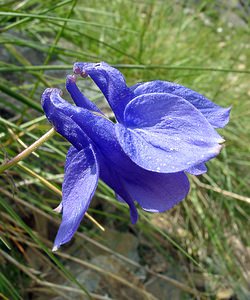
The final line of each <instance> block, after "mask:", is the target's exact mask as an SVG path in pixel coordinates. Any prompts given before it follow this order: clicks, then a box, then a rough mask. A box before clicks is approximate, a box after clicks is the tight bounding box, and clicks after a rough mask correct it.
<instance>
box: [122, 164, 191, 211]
mask: <svg viewBox="0 0 250 300" xmlns="http://www.w3.org/2000/svg"><path fill="white" fill-rule="evenodd" d="M136 173H137V172H136ZM132 174H133V175H134V174H135V173H132ZM124 186H125V188H126V190H127V192H128V193H129V194H130V195H131V197H132V199H133V200H136V201H137V202H138V203H139V204H140V206H141V207H142V208H143V209H144V210H146V211H150V212H163V211H166V210H168V209H170V208H172V207H173V206H174V205H176V204H177V203H179V202H180V201H181V200H183V199H184V198H185V197H186V195H187V194H188V192H189V181H188V178H187V176H186V175H185V173H184V172H180V173H172V174H162V173H156V172H150V171H147V170H144V169H140V172H139V174H138V173H137V175H136V176H131V178H129V179H124Z"/></svg>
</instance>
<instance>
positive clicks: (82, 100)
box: [66, 75, 102, 113]
mask: <svg viewBox="0 0 250 300" xmlns="http://www.w3.org/2000/svg"><path fill="white" fill-rule="evenodd" d="M66 89H67V91H68V92H69V94H70V96H71V98H72V99H73V101H74V102H75V104H76V105H77V106H79V107H83V108H86V109H89V110H92V111H96V112H99V113H102V112H101V111H100V109H99V108H98V107H97V106H96V105H95V104H94V103H93V102H91V101H90V100H89V99H88V98H87V97H85V96H84V95H83V94H82V93H81V91H80V90H79V88H78V86H77V85H76V76H75V75H68V76H67V79H66Z"/></svg>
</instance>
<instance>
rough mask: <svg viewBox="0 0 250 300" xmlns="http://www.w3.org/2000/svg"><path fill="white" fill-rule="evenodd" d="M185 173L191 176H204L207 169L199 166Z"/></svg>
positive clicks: (202, 165)
mask: <svg viewBox="0 0 250 300" xmlns="http://www.w3.org/2000/svg"><path fill="white" fill-rule="evenodd" d="M185 171H186V172H188V173H190V174H192V175H201V174H204V173H206V172H207V167H206V165H205V164H199V165H196V166H194V167H191V168H189V169H187V170H185Z"/></svg>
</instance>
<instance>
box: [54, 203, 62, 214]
mask: <svg viewBox="0 0 250 300" xmlns="http://www.w3.org/2000/svg"><path fill="white" fill-rule="evenodd" d="M62 208H63V207H62V204H61V203H60V204H59V205H58V206H57V207H56V208H54V209H53V211H54V212H56V213H58V214H60V213H61V212H62Z"/></svg>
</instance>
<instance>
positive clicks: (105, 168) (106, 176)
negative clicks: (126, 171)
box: [98, 153, 138, 224]
mask: <svg viewBox="0 0 250 300" xmlns="http://www.w3.org/2000/svg"><path fill="white" fill-rule="evenodd" d="M98 161H99V163H100V178H101V179H102V180H103V181H104V182H105V183H106V184H107V185H108V186H109V187H111V188H112V189H113V190H114V192H115V193H116V196H118V199H119V200H118V201H120V202H126V203H127V204H128V206H129V208H130V219H131V223H132V224H135V223H136V222H137V220H138V212H137V209H136V207H135V203H134V201H133V199H132V198H131V196H130V195H129V193H128V192H127V191H126V189H125V187H124V184H123V181H122V179H121V176H120V175H119V171H118V170H119V169H116V167H114V166H113V165H112V162H111V163H110V162H109V161H108V160H107V159H106V158H105V157H104V156H103V155H102V154H101V153H98ZM121 164H122V161H121Z"/></svg>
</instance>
